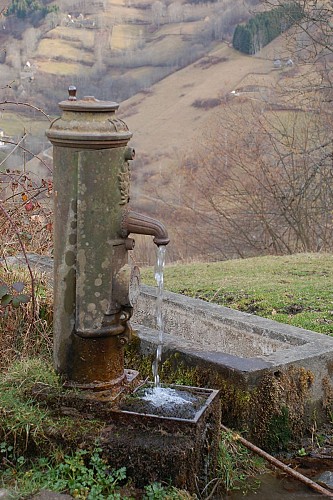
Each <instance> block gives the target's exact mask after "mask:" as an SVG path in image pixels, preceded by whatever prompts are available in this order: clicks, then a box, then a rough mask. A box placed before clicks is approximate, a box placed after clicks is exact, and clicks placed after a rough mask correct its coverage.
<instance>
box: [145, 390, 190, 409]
mask: <svg viewBox="0 0 333 500" xmlns="http://www.w3.org/2000/svg"><path fill="white" fill-rule="evenodd" d="M141 399H143V401H148V402H149V403H151V404H152V405H153V406H157V407H161V406H169V405H172V406H177V405H178V406H180V405H191V406H193V401H195V397H194V396H192V395H191V394H190V393H186V392H185V391H179V390H178V391H177V390H175V389H172V388H171V387H154V388H152V389H146V390H145V394H144V396H142V398H141Z"/></svg>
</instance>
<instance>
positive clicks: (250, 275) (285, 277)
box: [142, 254, 333, 335]
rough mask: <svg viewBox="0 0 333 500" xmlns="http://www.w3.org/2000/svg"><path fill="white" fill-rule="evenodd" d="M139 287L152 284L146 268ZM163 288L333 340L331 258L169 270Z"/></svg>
mask: <svg viewBox="0 0 333 500" xmlns="http://www.w3.org/2000/svg"><path fill="white" fill-rule="evenodd" d="M142 278H143V282H144V283H146V284H149V285H154V284H155V283H154V279H153V272H152V269H143V270H142ZM164 279H165V289H166V290H169V291H172V292H176V293H182V294H184V295H187V296H189V297H195V298H199V299H203V300H206V301H208V302H213V303H216V304H220V305H223V306H227V307H230V308H232V309H237V310H239V311H244V312H248V313H251V314H256V315H258V316H263V317H265V318H270V319H274V320H276V321H279V322H281V323H287V324H289V325H293V326H298V327H301V328H305V329H308V330H313V331H316V332H320V333H325V334H328V335H333V293H332V282H333V255H332V254H296V255H288V256H279V257H272V256H267V257H256V258H250V259H244V260H230V261H224V262H213V263H192V264H187V265H169V266H166V269H165V278H164Z"/></svg>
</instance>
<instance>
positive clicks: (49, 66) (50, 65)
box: [38, 61, 87, 76]
mask: <svg viewBox="0 0 333 500" xmlns="http://www.w3.org/2000/svg"><path fill="white" fill-rule="evenodd" d="M38 67H39V69H40V71H42V72H44V73H50V74H52V75H62V76H66V75H78V74H82V73H86V72H87V66H83V65H81V64H78V63H74V62H73V63H68V62H54V61H39V63H38Z"/></svg>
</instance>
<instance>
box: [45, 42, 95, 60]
mask: <svg viewBox="0 0 333 500" xmlns="http://www.w3.org/2000/svg"><path fill="white" fill-rule="evenodd" d="M75 45H76V46H74V44H73V42H71V43H69V42H66V41H65V40H60V39H57V40H53V39H48V38H44V39H42V40H41V41H40V43H39V45H38V49H37V54H36V55H37V57H39V58H40V57H42V58H45V57H47V58H50V55H51V54H52V60H53V61H54V60H57V59H59V60H62V61H66V62H81V63H83V64H89V63H90V64H93V62H94V57H93V54H92V53H91V52H88V51H87V50H82V48H81V47H80V44H79V43H78V42H77V43H76V44H75Z"/></svg>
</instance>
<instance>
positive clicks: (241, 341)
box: [133, 286, 333, 447]
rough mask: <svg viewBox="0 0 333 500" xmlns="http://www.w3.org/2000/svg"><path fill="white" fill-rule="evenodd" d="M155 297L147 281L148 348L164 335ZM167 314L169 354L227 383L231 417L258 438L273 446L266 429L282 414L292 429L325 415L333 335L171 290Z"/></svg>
mask: <svg viewBox="0 0 333 500" xmlns="http://www.w3.org/2000/svg"><path fill="white" fill-rule="evenodd" d="M155 300H156V291H155V288H154V287H148V286H142V288H141V294H140V297H139V300H138V302H137V304H136V308H135V312H134V316H133V320H134V321H135V325H134V326H135V328H136V330H137V333H138V336H139V339H140V342H139V343H140V350H141V353H143V354H146V355H149V353H153V352H154V351H155V349H156V344H157V343H158V336H157V332H156V330H155ZM163 316H164V332H165V334H164V346H163V351H164V358H165V359H166V358H169V359H171V360H172V359H174V363H175V366H177V365H178V366H179V364H181V365H182V366H186V367H189V368H193V367H194V368H196V369H197V370H199V371H200V372H201V373H202V374H203V376H202V380H203V381H204V382H205V383H206V384H207V386H209V387H215V388H218V389H220V390H221V393H222V409H223V414H222V420H223V421H224V422H226V423H228V424H229V425H236V426H244V424H245V425H246V426H247V428H248V430H249V432H250V434H257V433H258V430H260V431H261V434H262V436H261V437H262V438H263V441H262V440H261V439H259V440H258V439H256V436H254V440H256V441H257V442H260V444H261V445H266V447H270V445H269V443H268V442H266V438H264V437H263V435H265V432H266V431H267V432H268V429H269V428H270V427H271V426H272V425H273V426H274V423H275V424H276V425H275V427H276V426H278V425H277V424H279V423H281V422H280V421H281V419H282V420H284V423H285V427H286V428H285V429H284V431H286V432H287V431H288V432H287V434H288V435H291V436H296V435H297V434H299V433H302V432H303V431H304V430H306V429H307V428H310V427H311V425H313V423H314V421H315V422H316V424H318V422H319V421H321V420H322V419H323V420H324V419H325V410H330V406H331V404H332V403H333V390H332V388H333V385H332V374H333V338H331V337H328V336H326V335H323V334H319V333H315V332H313V331H309V330H304V329H301V328H296V327H293V326H289V325H285V324H281V323H278V322H276V321H272V320H269V319H265V318H261V317H258V316H254V315H251V314H247V313H242V312H239V311H235V310H232V309H229V308H226V307H222V306H218V305H215V304H211V303H208V302H205V301H203V300H199V299H192V298H188V297H185V296H182V295H179V294H175V293H171V292H165V295H164V303H163ZM224 402H225V404H223V403H224ZM264 427H265V428H266V430H265V429H264ZM252 438H253V436H252ZM281 439H282V438H281V437H279V436H278V437H277V443H276V444H277V445H282V444H283V443H281V442H280V441H281Z"/></svg>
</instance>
